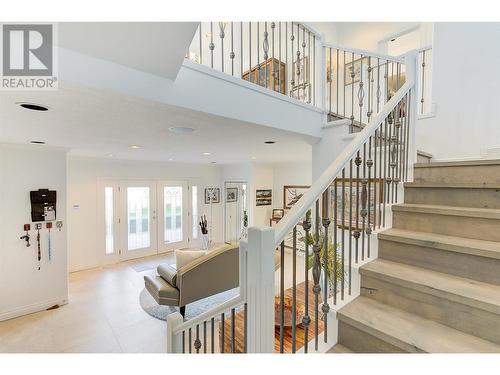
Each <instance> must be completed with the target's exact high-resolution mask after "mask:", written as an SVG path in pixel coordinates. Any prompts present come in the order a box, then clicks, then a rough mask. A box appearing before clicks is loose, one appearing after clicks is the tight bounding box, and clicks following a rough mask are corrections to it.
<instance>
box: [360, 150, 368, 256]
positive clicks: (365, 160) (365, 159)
mask: <svg viewBox="0 0 500 375" xmlns="http://www.w3.org/2000/svg"><path fill="white" fill-rule="evenodd" d="M363 161H364V162H363V179H362V180H361V185H362V189H361V212H360V214H361V223H362V224H361V225H362V231H361V260H365V233H366V232H365V231H366V206H365V211H363V188H365V190H366V183H367V181H366V162H367V158H366V142H365V143H364V144H363ZM363 182H365V185H363ZM363 214H364V215H363Z"/></svg>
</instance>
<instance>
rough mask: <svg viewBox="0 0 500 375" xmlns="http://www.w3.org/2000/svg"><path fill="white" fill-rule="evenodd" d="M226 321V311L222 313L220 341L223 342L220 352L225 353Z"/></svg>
mask: <svg viewBox="0 0 500 375" xmlns="http://www.w3.org/2000/svg"><path fill="white" fill-rule="evenodd" d="M225 326H226V323H225V315H224V313H222V314H220V336H221V338H220V343H221V346H220V352H221V353H225V352H226V348H225V339H226V337H225V336H226V327H225Z"/></svg>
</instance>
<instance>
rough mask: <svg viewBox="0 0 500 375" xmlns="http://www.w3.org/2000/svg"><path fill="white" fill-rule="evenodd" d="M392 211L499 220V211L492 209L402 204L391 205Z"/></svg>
mask: <svg viewBox="0 0 500 375" xmlns="http://www.w3.org/2000/svg"><path fill="white" fill-rule="evenodd" d="M392 210H393V211H400V212H417V213H424V214H437V215H451V216H466V217H478V218H483V219H500V209H493V208H475V207H460V206H442V205H433V204H414V203H403V204H395V205H393V206H392Z"/></svg>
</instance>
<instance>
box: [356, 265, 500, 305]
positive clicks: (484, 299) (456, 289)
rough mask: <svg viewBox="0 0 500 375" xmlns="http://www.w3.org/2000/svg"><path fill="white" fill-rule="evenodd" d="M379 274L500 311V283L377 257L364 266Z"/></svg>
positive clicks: (363, 270)
mask: <svg viewBox="0 0 500 375" xmlns="http://www.w3.org/2000/svg"><path fill="white" fill-rule="evenodd" d="M360 272H361V275H366V276H370V277H375V278H378V279H381V280H385V281H388V282H391V283H395V284H397V285H401V286H404V287H407V288H410V289H413V290H417V291H420V292H422V293H426V294H431V295H434V296H437V297H439V298H444V299H447V300H450V301H454V302H457V303H461V304H464V305H467V306H471V307H474V308H479V309H483V310H485V311H489V312H492V313H494V314H500V286H498V285H493V284H487V283H483V282H480V281H476V280H472V279H466V278H462V277H458V276H454V275H450V274H446V273H441V272H436V271H431V270H428V269H425V268H420V267H415V266H410V265H407V264H403V263H396V262H392V261H388V260H384V259H376V260H374V261H373V262H370V263H368V264H366V265H364V266H363V267H361V269H360Z"/></svg>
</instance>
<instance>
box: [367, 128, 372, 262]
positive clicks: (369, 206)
mask: <svg viewBox="0 0 500 375" xmlns="http://www.w3.org/2000/svg"><path fill="white" fill-rule="evenodd" d="M366 166H367V167H368V207H367V210H368V215H367V216H368V219H367V221H368V223H367V227H366V242H367V244H366V245H367V246H366V248H367V252H366V256H367V257H368V258H370V235H371V234H372V227H371V224H372V223H371V217H370V215H371V195H372V194H371V170H372V167H373V159H372V137H370V138H369V140H368V160H367V161H366Z"/></svg>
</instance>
